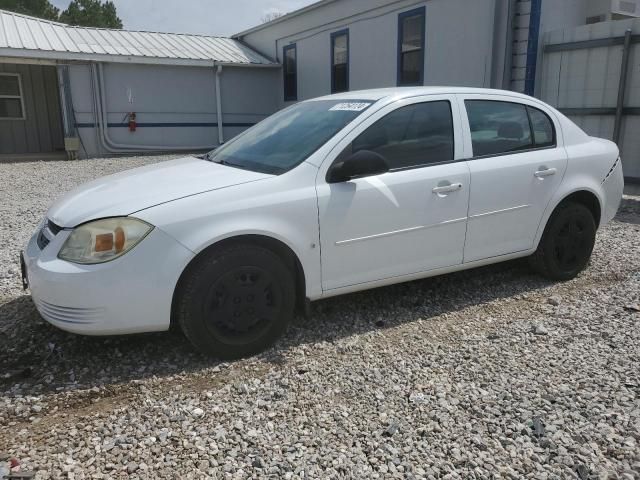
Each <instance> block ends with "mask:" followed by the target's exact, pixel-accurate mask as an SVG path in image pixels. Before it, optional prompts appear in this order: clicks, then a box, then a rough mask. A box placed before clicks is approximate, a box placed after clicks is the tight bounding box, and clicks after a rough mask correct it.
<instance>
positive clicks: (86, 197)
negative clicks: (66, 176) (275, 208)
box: [47, 157, 271, 228]
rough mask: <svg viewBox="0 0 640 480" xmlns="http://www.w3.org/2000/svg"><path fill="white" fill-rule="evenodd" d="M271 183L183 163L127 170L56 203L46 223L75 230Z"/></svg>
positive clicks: (195, 160)
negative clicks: (238, 187)
mask: <svg viewBox="0 0 640 480" xmlns="http://www.w3.org/2000/svg"><path fill="white" fill-rule="evenodd" d="M270 177H271V175H267V174H263V173H256V172H250V171H247V170H241V169H238V168H233V167H227V166H224V165H220V164H217V163H212V162H208V161H205V160H202V159H199V158H196V157H187V158H182V159H179V160H172V161H168V162H162V163H157V164H154V165H148V166H146V167H141V168H135V169H133V170H127V171H124V172H120V173H117V174H115V175H109V176H106V177H102V178H99V179H97V180H94V181H92V182H89V183H86V184H84V185H81V186H80V187H78V188H76V189H74V190H72V191H70V192H69V193H67V194H66V195H65V196H64V197H62V198H61V199H59V200H57V201H56V202H55V203H54V204H53V205H52V206H51V208H50V209H49V212H48V213H47V218H49V220H51V221H52V222H53V223H55V224H56V225H58V226H60V227H65V228H69V227H75V226H77V225H79V224H81V223H84V222H87V221H89V220H95V219H99V218H106V217H117V216H124V215H131V214H133V213H135V212H138V211H140V210H144V209H146V208H149V207H153V206H155V205H158V204H161V203H167V202H171V201H172V200H177V199H179V198H184V197H189V196H192V195H197V194H199V193H203V192H209V191H212V190H219V189H222V188H227V187H232V186H234V185H240V184H243V183H249V182H256V181H259V180H263V179H266V178H270Z"/></svg>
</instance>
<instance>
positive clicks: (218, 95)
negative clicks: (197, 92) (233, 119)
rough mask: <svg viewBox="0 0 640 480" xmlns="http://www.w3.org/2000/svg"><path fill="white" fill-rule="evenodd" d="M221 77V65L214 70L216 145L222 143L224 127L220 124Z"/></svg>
mask: <svg viewBox="0 0 640 480" xmlns="http://www.w3.org/2000/svg"><path fill="white" fill-rule="evenodd" d="M221 76H222V65H218V68H217V69H216V113H217V114H218V143H219V144H220V145H222V144H223V143H224V125H223V124H222V93H221V91H220V84H221V82H220V77H221Z"/></svg>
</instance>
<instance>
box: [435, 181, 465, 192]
mask: <svg viewBox="0 0 640 480" xmlns="http://www.w3.org/2000/svg"><path fill="white" fill-rule="evenodd" d="M458 190H462V184H461V183H452V184H450V185H443V186H441V187H436V188H434V189H433V193H435V194H437V195H442V194H443V193H451V192H457V191H458Z"/></svg>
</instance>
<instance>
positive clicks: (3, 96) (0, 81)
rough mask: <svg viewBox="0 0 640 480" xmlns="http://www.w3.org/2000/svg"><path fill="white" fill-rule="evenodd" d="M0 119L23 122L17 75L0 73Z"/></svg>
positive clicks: (20, 88) (20, 86) (20, 91)
mask: <svg viewBox="0 0 640 480" xmlns="http://www.w3.org/2000/svg"><path fill="white" fill-rule="evenodd" d="M0 119H4V120H24V107H23V99H22V85H21V84H20V75H19V74H17V73H0Z"/></svg>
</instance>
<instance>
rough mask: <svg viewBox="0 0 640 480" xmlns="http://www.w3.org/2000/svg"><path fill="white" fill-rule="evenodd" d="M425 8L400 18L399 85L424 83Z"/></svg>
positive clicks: (402, 14)
mask: <svg viewBox="0 0 640 480" xmlns="http://www.w3.org/2000/svg"><path fill="white" fill-rule="evenodd" d="M424 36H425V9H424V8H418V9H417V10H411V11H409V12H405V13H401V14H400V16H399V18H398V85H400V86H402V85H422V84H423V83H424V43H425V38H424Z"/></svg>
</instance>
